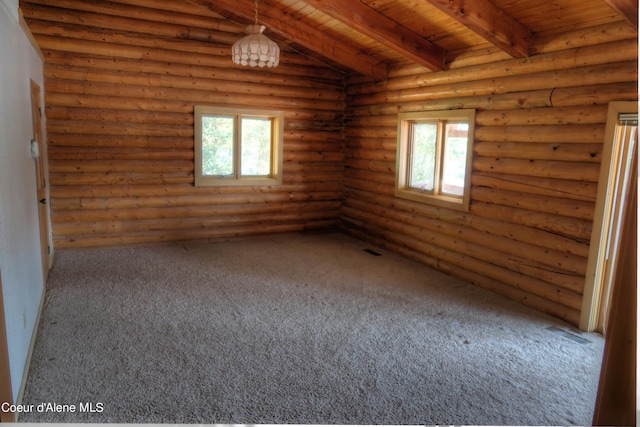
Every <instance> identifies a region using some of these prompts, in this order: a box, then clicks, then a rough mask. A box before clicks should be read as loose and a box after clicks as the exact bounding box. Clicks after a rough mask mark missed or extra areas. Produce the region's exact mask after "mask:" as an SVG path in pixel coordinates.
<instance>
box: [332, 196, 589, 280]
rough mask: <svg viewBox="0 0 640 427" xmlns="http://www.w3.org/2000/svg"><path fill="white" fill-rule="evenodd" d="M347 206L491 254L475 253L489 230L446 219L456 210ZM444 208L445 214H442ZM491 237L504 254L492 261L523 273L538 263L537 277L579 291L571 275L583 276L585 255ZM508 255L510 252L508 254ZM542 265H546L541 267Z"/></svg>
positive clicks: (365, 204)
mask: <svg viewBox="0 0 640 427" xmlns="http://www.w3.org/2000/svg"><path fill="white" fill-rule="evenodd" d="M414 205H415V204H414ZM346 207H349V208H352V209H356V210H359V211H363V212H369V213H372V214H374V215H376V216H379V217H380V218H385V219H390V220H392V221H397V222H400V223H403V224H408V225H411V226H415V227H419V228H420V229H421V230H422V234H421V235H420V237H419V236H417V235H416V236H414V238H416V239H422V240H425V239H438V240H439V241H441V240H447V243H445V242H441V243H442V245H453V246H452V250H454V249H453V248H455V247H456V246H459V248H458V250H460V251H461V250H463V247H466V245H469V246H468V248H467V250H468V252H466V253H467V254H468V255H471V252H473V253H474V255H473V256H474V257H476V258H481V259H486V258H483V257H485V256H488V253H484V254H483V253H476V252H477V250H478V249H477V248H481V247H483V246H486V244H487V239H489V237H488V234H487V229H485V230H480V229H474V228H473V227H472V226H470V224H469V225H467V224H464V223H454V222H452V221H447V216H450V215H456V213H455V212H446V211H445V210H440V211H435V210H432V211H431V212H428V211H427V212H426V215H424V216H423V215H420V213H424V212H425V211H417V210H415V209H414V210H412V209H411V208H410V207H408V206H406V205H405V207H404V209H397V205H392V206H389V207H385V206H382V205H381V204H373V203H368V202H367V201H362V200H358V199H347V200H346V201H345V205H344V207H343V213H344V212H345V208H346ZM443 211H444V214H441V212H443ZM463 218H464V217H463ZM436 221H437V222H436ZM466 221H471V219H470V218H467V219H466ZM371 225H372V226H376V225H379V224H377V223H376V222H373V223H371ZM504 227H505V229H506V230H512V231H514V232H516V231H517V230H518V227H516V226H511V225H510V224H505V225H504ZM438 236H441V237H438ZM490 239H491V242H490V245H489V246H490V248H491V249H490V250H491V251H493V250H495V251H499V252H501V253H502V255H497V256H496V257H495V259H493V261H492V263H494V264H500V265H503V266H504V267H507V266H508V268H510V269H512V270H514V271H520V272H522V271H521V269H525V268H530V267H531V266H537V267H536V268H538V269H540V271H539V272H536V273H535V274H536V276H537V277H538V278H543V277H546V278H547V279H545V280H548V278H549V277H552V276H555V283H556V284H559V285H562V286H565V287H571V289H573V290H576V291H578V290H580V288H577V287H576V286H578V285H577V284H576V281H575V279H572V278H571V277H570V276H579V277H582V278H584V274H585V272H586V257H582V256H576V255H572V254H569V253H567V252H566V251H557V250H553V249H550V248H544V247H542V246H540V245H535V244H532V243H528V242H525V241H517V240H515V239H513V238H511V237H510V236H508V235H502V236H500V235H491V237H490ZM443 247H444V246H443ZM485 249H486V248H485ZM505 254H510V255H508V256H507V255H505ZM516 258H518V260H516V261H514V259H516ZM543 265H544V266H545V267H542V266H543ZM527 266H529V267H527ZM552 283H554V282H552Z"/></svg>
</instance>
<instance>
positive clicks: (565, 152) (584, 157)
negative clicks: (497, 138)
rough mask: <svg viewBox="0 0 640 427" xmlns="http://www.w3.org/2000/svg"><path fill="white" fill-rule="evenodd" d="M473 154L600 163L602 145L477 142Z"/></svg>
mask: <svg viewBox="0 0 640 427" xmlns="http://www.w3.org/2000/svg"><path fill="white" fill-rule="evenodd" d="M473 153H474V154H475V155H478V156H483V157H509V158H516V159H534V160H556V161H566V162H591V163H598V164H599V163H600V161H601V160H602V143H600V144H582V143H569V144H567V143H538V142H478V143H476V144H474V146H473Z"/></svg>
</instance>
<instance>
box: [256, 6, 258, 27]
mask: <svg viewBox="0 0 640 427" xmlns="http://www.w3.org/2000/svg"><path fill="white" fill-rule="evenodd" d="M256 25H258V0H256Z"/></svg>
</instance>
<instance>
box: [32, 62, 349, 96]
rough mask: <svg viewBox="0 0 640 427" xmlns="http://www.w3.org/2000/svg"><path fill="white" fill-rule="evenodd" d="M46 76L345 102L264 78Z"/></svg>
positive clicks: (49, 71)
mask: <svg viewBox="0 0 640 427" xmlns="http://www.w3.org/2000/svg"><path fill="white" fill-rule="evenodd" d="M44 75H45V78H47V79H52V80H53V79H56V80H77V81H82V82H96V83H105V84H113V85H132V86H152V87H163V88H172V89H187V90H204V91H222V90H223V91H225V92H230V93H243V94H252V95H255V96H272V95H276V94H277V95H278V96H282V97H294V98H310V99H317V100H320V99H323V100H330V101H337V102H342V101H343V100H344V94H343V93H342V91H340V90H338V88H337V87H334V88H332V89H329V88H327V87H326V86H325V87H321V88H315V87H313V86H292V85H278V84H265V83H264V82H262V81H256V82H251V81H241V82H240V81H238V80H237V79H234V80H222V79H218V78H215V77H208V78H198V77H192V76H191V77H187V76H185V77H182V76H171V75H165V74H151V73H148V74H143V73H139V72H138V73H124V72H122V71H112V72H108V71H105V70H95V71H87V70H75V69H74V70H69V69H66V68H52V67H47V68H46V69H45V73H44Z"/></svg>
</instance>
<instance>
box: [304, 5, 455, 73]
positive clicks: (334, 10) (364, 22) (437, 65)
mask: <svg viewBox="0 0 640 427" xmlns="http://www.w3.org/2000/svg"><path fill="white" fill-rule="evenodd" d="M304 2H305V3H307V4H309V5H311V6H313V7H314V8H316V9H318V10H319V11H321V12H323V13H326V14H327V15H329V16H331V17H332V18H334V19H337V20H338V21H340V22H342V23H344V24H346V25H348V26H349V27H351V28H353V29H355V30H357V31H359V32H361V33H362V34H365V35H367V36H368V37H371V38H372V39H374V40H376V41H377V42H379V43H381V44H383V45H385V46H387V47H388V48H390V49H392V50H395V51H396V52H398V53H400V54H401V55H402V56H404V57H406V58H409V59H411V60H413V61H415V62H417V63H418V64H422V65H424V66H425V67H427V68H429V69H430V70H432V71H442V70H444V69H445V54H446V52H445V50H444V49H442V48H440V47H439V46H436V45H435V44H433V43H431V42H430V41H428V40H426V39H425V38H423V37H422V36H420V35H419V34H417V33H414V32H413V31H411V30H409V29H407V28H406V27H403V26H402V25H401V24H399V23H397V22H395V21H393V20H392V19H390V18H388V17H387V16H385V15H383V14H381V13H380V12H378V11H377V10H375V9H373V8H371V7H369V6H367V5H365V4H363V3H361V2H360V1H357V0H356V1H345V0H304Z"/></svg>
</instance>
